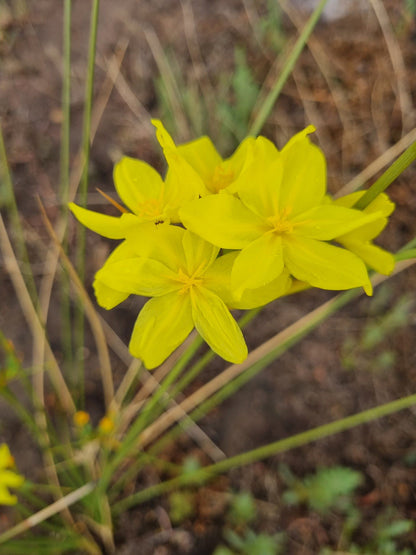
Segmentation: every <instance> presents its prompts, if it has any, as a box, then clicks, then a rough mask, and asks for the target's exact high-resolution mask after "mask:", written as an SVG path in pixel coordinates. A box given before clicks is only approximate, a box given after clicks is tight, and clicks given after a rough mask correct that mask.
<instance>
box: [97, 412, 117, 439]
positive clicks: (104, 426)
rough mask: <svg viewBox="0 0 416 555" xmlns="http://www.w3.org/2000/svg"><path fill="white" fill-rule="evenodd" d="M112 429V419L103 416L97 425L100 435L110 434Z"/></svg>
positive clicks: (113, 426) (113, 425)
mask: <svg viewBox="0 0 416 555" xmlns="http://www.w3.org/2000/svg"><path fill="white" fill-rule="evenodd" d="M114 428H115V424H114V418H113V417H112V416H109V415H106V416H103V417H102V418H101V420H100V422H99V423H98V430H99V432H100V433H102V434H104V435H108V434H111V432H112V431H113V430H114Z"/></svg>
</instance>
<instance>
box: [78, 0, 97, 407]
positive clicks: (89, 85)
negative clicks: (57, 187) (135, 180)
mask: <svg viewBox="0 0 416 555" xmlns="http://www.w3.org/2000/svg"><path fill="white" fill-rule="evenodd" d="M99 6H100V0H93V5H92V8H91V25H90V38H89V49H88V69H87V81H86V88H85V101H84V122H83V138H82V158H83V160H82V162H83V171H82V176H81V182H80V187H79V203H80V205H81V206H82V207H85V206H86V205H87V193H88V173H89V171H88V170H89V161H90V136H91V114H92V97H93V90H94V67H95V54H96V46H97V29H98V13H99ZM77 271H78V275H79V278H80V280H81V282H82V283H83V282H84V277H85V229H84V227H83V226H78V245H77ZM84 326H85V322H84V309H83V306H82V305H81V304H80V305H79V306H78V308H77V312H76V323H75V331H76V346H77V351H78V353H79V354H81V352H82V349H83V347H84ZM77 368H78V384H79V387H80V389H81V391H80V399H83V398H84V360H83V356H82V355H81V356H78V361H77Z"/></svg>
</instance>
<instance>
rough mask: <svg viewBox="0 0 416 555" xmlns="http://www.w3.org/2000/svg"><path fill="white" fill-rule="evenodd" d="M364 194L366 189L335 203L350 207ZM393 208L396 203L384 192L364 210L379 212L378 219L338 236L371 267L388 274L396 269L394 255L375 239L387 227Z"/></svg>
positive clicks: (366, 212) (342, 242)
mask: <svg viewBox="0 0 416 555" xmlns="http://www.w3.org/2000/svg"><path fill="white" fill-rule="evenodd" d="M363 194H364V191H358V192H356V193H352V194H351V195H346V196H345V197H341V198H339V199H337V200H334V201H333V203H334V204H335V205H337V206H346V207H347V208H349V207H351V206H354V204H355V203H356V202H357V201H358V200H359V199H360V198H361V197H362V196H363ZM393 210H394V203H393V202H392V201H391V200H390V199H389V197H388V196H387V195H386V194H385V193H382V194H381V195H378V197H377V198H375V199H374V200H373V201H372V202H370V204H369V205H368V206H367V207H366V208H364V210H363V212H364V213H365V214H374V213H376V214H378V217H377V219H375V220H373V221H372V222H370V223H367V224H364V225H363V226H362V227H359V228H357V229H355V230H354V231H350V232H348V233H344V234H343V235H341V236H339V237H336V240H337V242H338V243H340V244H341V245H342V246H344V247H345V248H346V249H348V250H349V251H351V252H353V253H354V254H356V255H357V256H358V257H360V258H361V260H363V261H364V262H365V264H366V265H367V266H368V267H369V268H372V269H373V270H375V271H376V272H379V273H380V274H384V275H386V276H387V275H389V274H391V272H392V271H393V269H394V263H395V260H394V256H393V255H392V254H391V253H389V252H388V251H386V250H384V249H382V248H381V247H378V246H377V245H374V244H373V239H375V238H376V237H377V236H378V235H380V233H381V232H382V231H383V229H384V228H385V227H386V225H387V222H388V217H389V216H390V214H391V213H392V212H393Z"/></svg>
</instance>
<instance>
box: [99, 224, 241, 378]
mask: <svg viewBox="0 0 416 555" xmlns="http://www.w3.org/2000/svg"><path fill="white" fill-rule="evenodd" d="M163 236H164V237H165V238H166V239H167V241H168V243H169V244H170V246H171V249H170V254H171V257H170V260H169V262H168V265H166V264H164V263H163V262H161V261H160V260H159V259H160V252H158V251H157V250H156V249H155V250H153V251H152V252H153V255H152V254H150V252H151V251H149V250H148V251H147V253H146V254H147V255H148V256H138V255H137V256H135V257H133V258H126V259H124V260H117V261H115V262H110V263H108V262H107V263H106V264H105V265H104V266H103V268H101V270H99V271H98V272H97V276H96V280H97V281H98V282H100V283H101V284H103V285H104V286H106V287H108V288H109V289H110V290H115V291H120V292H121V293H124V294H130V293H133V294H136V295H145V296H148V297H153V298H152V299H151V300H150V301H149V302H148V303H147V304H146V305H145V307H144V308H143V310H142V311H141V312H140V314H139V317H138V319H137V321H136V325H135V327H134V331H133V335H132V338H131V341H130V351H131V352H132V353H133V355H134V356H137V357H138V358H141V359H142V360H143V362H144V364H145V365H146V366H147V367H148V368H154V367H155V366H157V365H159V364H160V363H161V362H162V361H163V360H165V358H166V357H167V356H168V355H169V354H170V353H171V352H172V351H173V350H174V349H175V348H176V347H177V346H178V345H180V344H181V343H182V342H183V341H184V339H185V338H186V337H187V335H188V334H189V333H190V332H191V330H192V329H193V327H196V329H197V330H198V332H199V333H200V335H201V336H202V337H203V338H204V339H205V341H206V342H207V343H208V345H210V347H211V348H212V349H213V350H214V351H215V352H217V353H218V354H219V355H220V356H222V357H223V358H225V359H226V360H229V361H230V362H236V363H238V362H242V361H243V360H244V358H245V357H246V356H247V347H246V344H245V342H244V338H243V335H242V333H241V330H240V328H239V327H238V325H237V323H236V322H235V320H234V319H233V317H232V316H231V314H230V312H229V310H228V308H227V306H226V305H225V303H224V301H223V300H222V299H221V298H220V297H219V296H218V295H217V294H216V293H215V291H213V290H212V289H215V288H213V284H212V282H213V279H212V275H211V276H210V278H211V279H209V280H206V279H205V273H206V272H207V271H208V269H209V268H210V267H212V266H215V264H216V260H217V255H218V250H219V249H218V248H217V247H215V246H213V245H211V244H209V243H207V242H206V241H204V240H203V239H201V238H199V237H197V236H196V235H194V234H192V233H191V232H190V231H186V230H183V229H181V228H179V227H172V226H166V227H165V228H164V229H163ZM139 250H140V247H139ZM152 256H153V257H152ZM219 273H220V274H221V272H219ZM214 281H215V280H214Z"/></svg>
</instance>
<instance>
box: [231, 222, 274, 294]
mask: <svg viewBox="0 0 416 555" xmlns="http://www.w3.org/2000/svg"><path fill="white" fill-rule="evenodd" d="M283 267H284V264H283V253H282V239H281V237H280V236H279V235H277V234H275V233H273V232H268V233H265V234H264V235H262V236H261V237H260V238H259V239H256V241H253V242H252V243H250V245H248V246H247V247H244V249H243V250H242V251H241V252H240V254H239V255H238V256H237V257H236V260H235V263H234V266H233V269H232V273H231V285H232V287H233V289H234V291H235V294H236V296H237V297H241V294H242V293H243V291H244V289H256V288H258V287H263V286H264V285H266V284H268V283H270V282H271V281H272V280H274V279H276V278H277V277H278V276H279V274H281V273H282V271H283Z"/></svg>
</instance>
